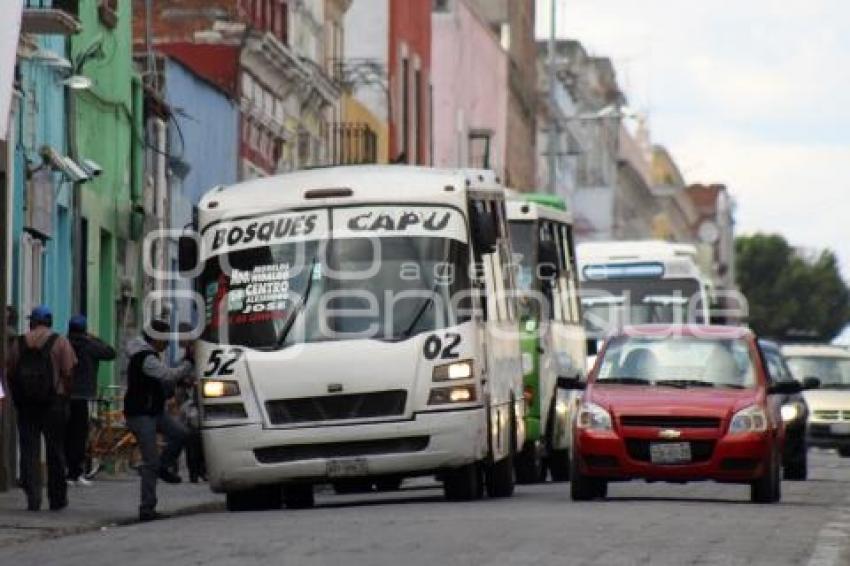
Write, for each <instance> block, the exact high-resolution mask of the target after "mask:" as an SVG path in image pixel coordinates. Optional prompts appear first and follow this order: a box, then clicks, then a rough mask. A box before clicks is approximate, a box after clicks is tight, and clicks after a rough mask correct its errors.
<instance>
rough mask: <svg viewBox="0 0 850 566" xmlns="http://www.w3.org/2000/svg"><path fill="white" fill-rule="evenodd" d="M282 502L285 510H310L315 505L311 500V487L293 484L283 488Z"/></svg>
mask: <svg viewBox="0 0 850 566" xmlns="http://www.w3.org/2000/svg"><path fill="white" fill-rule="evenodd" d="M283 502H284V504H285V505H286V508H287V509H310V508H311V507H313V505H315V503H316V502H315V499H314V498H313V486H312V485H310V484H306V485H305V484H295V485H288V486H286V487H284V488H283Z"/></svg>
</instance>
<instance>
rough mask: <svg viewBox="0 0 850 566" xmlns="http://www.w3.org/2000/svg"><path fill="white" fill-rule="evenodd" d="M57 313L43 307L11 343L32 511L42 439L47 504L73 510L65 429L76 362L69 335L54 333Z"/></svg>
mask: <svg viewBox="0 0 850 566" xmlns="http://www.w3.org/2000/svg"><path fill="white" fill-rule="evenodd" d="M52 325H53V314H52V313H51V312H50V309H49V308H47V307H45V306H39V307H36V308H34V309H33V310H32V313H31V314H30V331H29V332H27V333H26V334H24V335H22V336H19V337H18V339H17V340H16V341H15V342H14V343H13V344H12V347H11V350H10V352H9V357H8V372H9V387H10V389H11V393H12V401H13V402H14V403H15V408H16V409H17V411H18V434H19V435H20V447H21V486H22V487H23V488H24V491H25V492H26V494H27V509H29V510H30V511H38V510H40V509H41V484H42V478H41V438H42V436H43V437H44V444H45V446H46V448H47V499H48V501H49V503H50V509H51V510H53V511H58V510H60V509H64V508H65V507H67V505H68V485H67V483H65V448H64V438H65V426H66V424H67V422H68V395H69V394H70V392H71V386H72V380H73V371H74V366H75V365H76V364H77V357H76V355H75V354H74V349H73V348H72V347H71V344H70V343H69V342H68V340H67V339H65V337H64V336H61V335H59V334H56V333H55V332H53V331H52V330H51V329H50V328H51V326H52Z"/></svg>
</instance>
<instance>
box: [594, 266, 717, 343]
mask: <svg viewBox="0 0 850 566" xmlns="http://www.w3.org/2000/svg"><path fill="white" fill-rule="evenodd" d="M700 294H701V288H700V283H699V281H698V280H696V279H638V278H636V279H628V280H608V281H593V282H585V283H583V284H582V305H583V306H584V320H585V327H586V329H587V330H588V331H590V332H594V333H597V334H599V335H600V336H604V335H606V334H607V333H608V332H610V331H611V330H614V329H616V328H619V327H621V326H623V325H628V324H645V323H677V322H678V323H684V322H689V321H694V320H696V319H697V314H696V313H693V312H689V309H690V308H692V306H694V305H696V307H697V308H702V299H701V297H700ZM695 295H697V296H698V297H699V300H697V301H694V302H692V299H693V297H694V296H695Z"/></svg>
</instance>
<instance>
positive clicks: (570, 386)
mask: <svg viewBox="0 0 850 566" xmlns="http://www.w3.org/2000/svg"><path fill="white" fill-rule="evenodd" d="M557 383H558V387H559V388H560V389H567V390H571V391H582V390H584V389H585V388H587V382H586V381H582V380H581V379H579V378H577V377H563V376H559V377H558V382H557Z"/></svg>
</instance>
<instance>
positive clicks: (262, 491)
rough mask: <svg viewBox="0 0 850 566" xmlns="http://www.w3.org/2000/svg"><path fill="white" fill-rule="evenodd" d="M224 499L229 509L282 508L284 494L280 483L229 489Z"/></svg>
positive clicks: (239, 510)
mask: <svg viewBox="0 0 850 566" xmlns="http://www.w3.org/2000/svg"><path fill="white" fill-rule="evenodd" d="M224 500H225V505H226V507H227V510H228V511H233V512H241V511H267V510H270V509H280V507H281V505H282V504H283V494H282V493H281V490H280V486H278V485H261V486H258V487H253V488H251V489H244V490H240V491H229V492H227V493H226V494H225V496H224Z"/></svg>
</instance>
